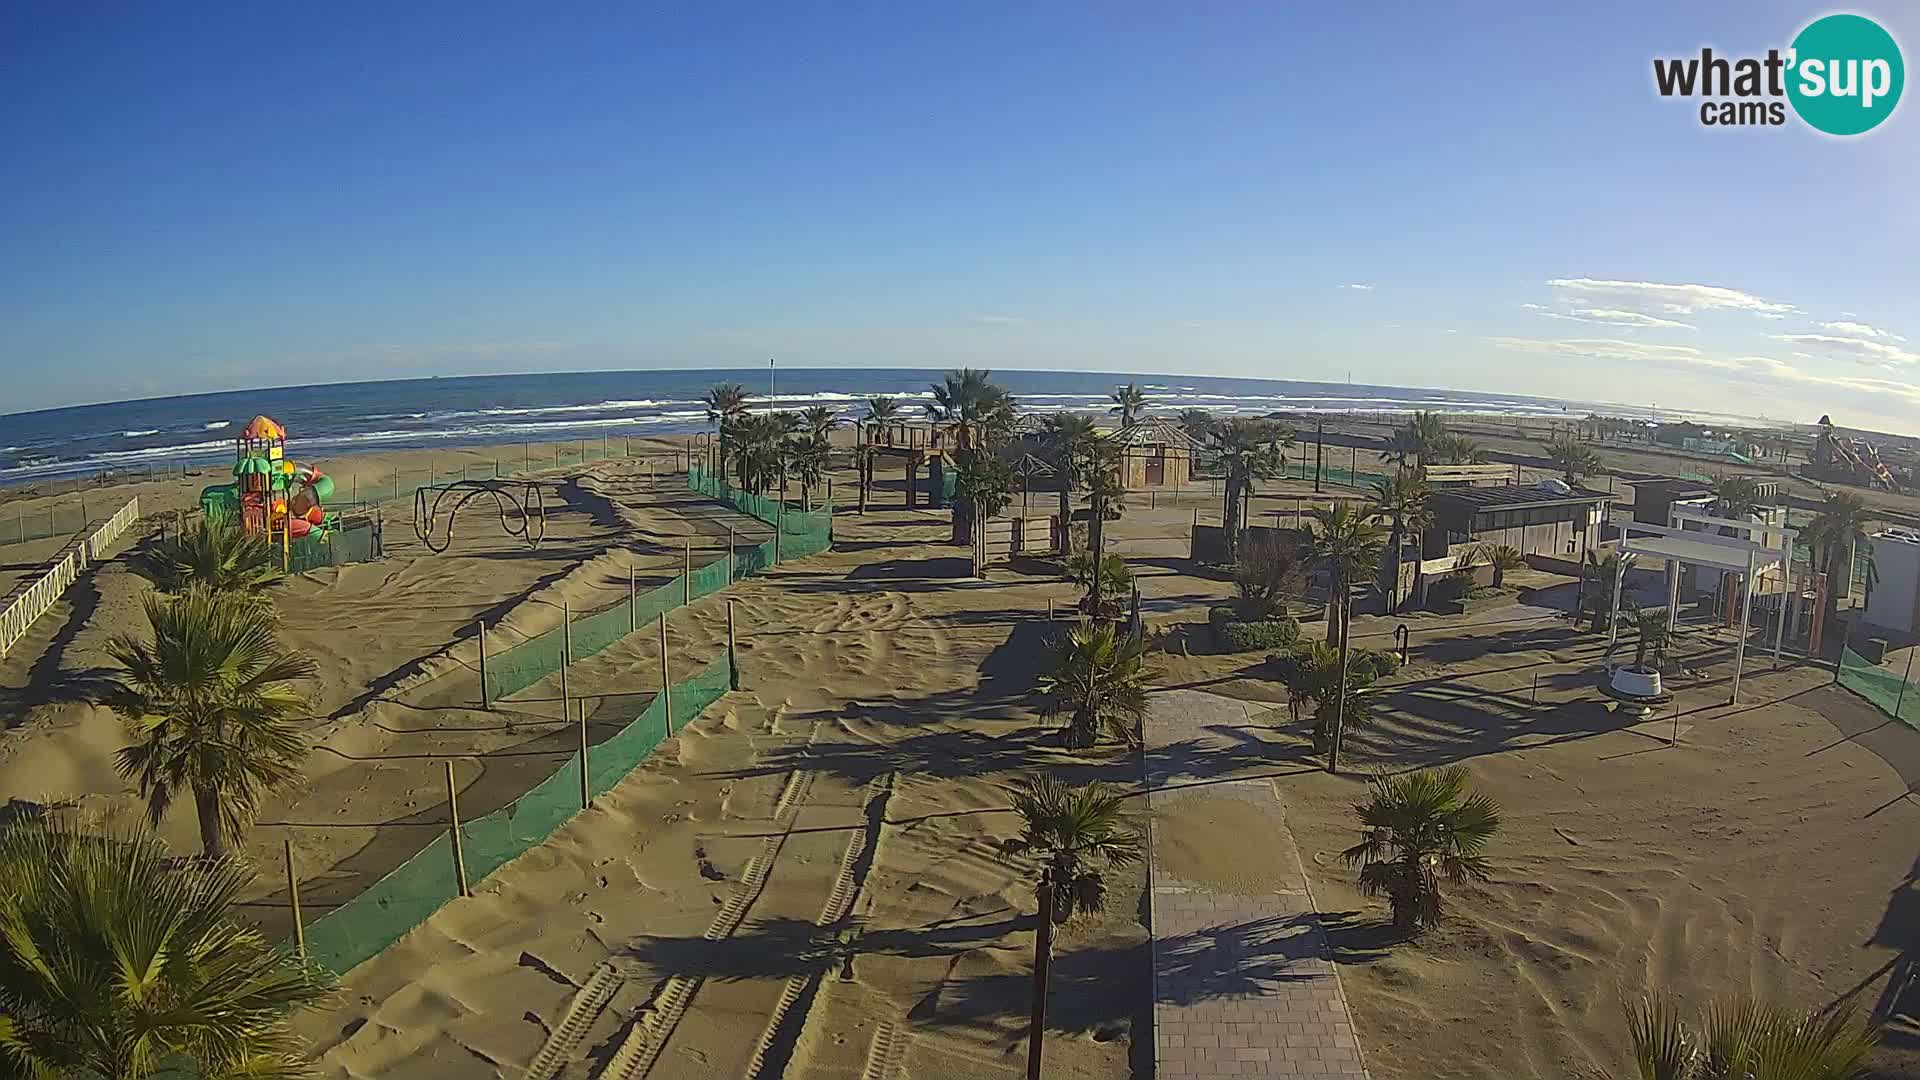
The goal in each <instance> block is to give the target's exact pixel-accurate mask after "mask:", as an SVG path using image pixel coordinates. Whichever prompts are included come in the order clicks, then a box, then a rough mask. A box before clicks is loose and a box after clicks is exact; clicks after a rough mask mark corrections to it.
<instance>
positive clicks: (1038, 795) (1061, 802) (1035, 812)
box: [1001, 775, 1141, 1080]
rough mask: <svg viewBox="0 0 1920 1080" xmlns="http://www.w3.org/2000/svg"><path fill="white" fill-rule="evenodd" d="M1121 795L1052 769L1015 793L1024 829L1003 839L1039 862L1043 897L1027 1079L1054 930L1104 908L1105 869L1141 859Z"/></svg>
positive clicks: (1035, 1061)
mask: <svg viewBox="0 0 1920 1080" xmlns="http://www.w3.org/2000/svg"><path fill="white" fill-rule="evenodd" d="M1122 798H1123V797H1122V796H1121V795H1120V794H1118V793H1117V792H1114V791H1111V790H1109V789H1108V788H1107V787H1106V785H1104V784H1098V783H1094V784H1088V785H1086V786H1085V787H1080V788H1074V787H1069V786H1067V785H1066V784H1064V783H1062V782H1061V781H1059V780H1057V779H1055V778H1054V777H1052V776H1046V775H1042V776H1036V777H1033V778H1031V779H1029V780H1028V781H1027V782H1026V783H1025V784H1024V785H1023V786H1022V787H1021V789H1020V790H1018V791H1016V792H1014V795H1013V810H1014V812H1015V813H1017V814H1019V815H1020V835H1019V836H1017V837H1014V838H1013V839H1011V840H1007V841H1005V842H1003V843H1002V844H1001V850H1002V851H1004V852H1005V853H1007V854H1009V855H1014V856H1030V857H1032V858H1034V859H1035V860H1036V861H1038V862H1039V864H1040V873H1039V875H1038V877H1037V878H1036V880H1035V881H1034V889H1033V891H1034V896H1035V897H1036V898H1037V899H1038V900H1039V902H1040V913H1039V918H1038V920H1037V923H1036V934H1035V937H1034V943H1033V1023H1032V1030H1031V1031H1030V1032H1029V1034H1028V1036H1027V1040H1028V1041H1027V1080H1040V1049H1041V1039H1042V1036H1043V1035H1044V1033H1045V1029H1046V1019H1047V968H1048V964H1049V962H1050V961H1051V959H1052V956H1053V930H1054V927H1056V926H1063V925H1065V924H1066V923H1067V922H1068V921H1069V920H1070V919H1072V918H1073V917H1074V916H1075V915H1078V914H1081V913H1083V912H1084V913H1089V914H1091V913H1094V912H1098V911H1100V910H1101V909H1102V908H1104V907H1106V903H1107V883H1106V878H1105V876H1104V871H1105V870H1108V869H1120V868H1123V867H1127V866H1131V865H1133V864H1134V863H1137V862H1139V861H1140V857H1141V856H1140V837H1139V836H1138V835H1137V834H1135V833H1134V832H1133V831H1132V830H1130V829H1128V828H1126V827H1125V826H1123V825H1122V824H1121V821H1120V809H1121V805H1122V803H1121V800H1122Z"/></svg>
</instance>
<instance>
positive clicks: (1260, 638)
mask: <svg viewBox="0 0 1920 1080" xmlns="http://www.w3.org/2000/svg"><path fill="white" fill-rule="evenodd" d="M1207 622H1208V623H1209V624H1210V625H1211V626H1212V627H1213V644H1214V647H1215V648H1217V649H1220V650H1221V651H1223V652H1252V651H1253V650H1255V649H1287V648H1291V647H1292V646H1293V643H1294V642H1295V641H1296V640H1298V639H1299V637H1300V624H1299V623H1297V622H1295V621H1294V620H1293V616H1291V615H1287V614H1280V615H1276V616H1274V617H1272V618H1267V619H1248V618H1246V617H1245V616H1244V615H1243V614H1242V613H1241V610H1240V608H1238V607H1237V606H1236V605H1233V604H1221V605H1219V606H1218V607H1215V608H1214V609H1213V610H1211V611H1209V612H1208V613H1207Z"/></svg>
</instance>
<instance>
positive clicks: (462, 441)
mask: <svg viewBox="0 0 1920 1080" xmlns="http://www.w3.org/2000/svg"><path fill="white" fill-rule="evenodd" d="M769 374H770V373H769V371H768V370H766V369H759V370H754V369H733V370H691V371H605V372H570V373H556V374H540V375H482V376H472V377H461V378H433V379H401V380H392V381H380V382H360V383H337V384H331V385H325V386H297V387H275V388H270V389H260V390H239V391H229V392H224V393H217V394H191V395H184V396H180V397H165V398H145V399H141V400H138V401H116V402H110V403H106V404H98V405H77V406H72V407H69V408H61V409H45V410H41V411H38V412H25V413H11V414H6V415H0V485H3V484H17V483H26V482H30V481H34V480H44V479H52V478H60V477H71V476H80V475H91V474H96V473H101V472H108V471H114V470H132V471H139V470H141V469H143V468H145V467H147V466H152V465H161V464H166V465H180V464H200V463H208V462H215V461H219V460H221V459H223V458H226V457H228V456H230V455H231V454H232V452H233V444H232V439H233V436H234V435H235V434H236V433H237V432H238V431H239V429H241V428H242V427H244V426H246V423H247V421H248V420H251V419H252V418H253V417H254V416H255V415H259V414H265V415H267V416H271V417H273V418H274V419H275V420H278V421H279V422H280V423H281V424H283V425H284V426H285V427H286V429H287V435H288V441H289V443H290V444H292V445H293V446H296V447H297V448H298V450H299V452H300V455H301V457H303V458H305V459H308V460H312V459H315V458H321V457H324V456H325V455H327V454H334V455H345V454H350V453H364V452H368V451H374V450H402V449H423V448H433V447H452V446H469V445H487V444H505V443H518V442H523V441H533V442H550V441H559V440H566V439H575V438H588V437H593V438H598V437H600V436H602V435H612V436H634V437H638V436H643V435H670V434H673V433H676V432H688V431H698V430H705V429H706V428H707V427H708V425H707V420H706V411H705V409H704V408H703V407H702V406H701V404H700V397H701V395H702V394H703V393H704V392H705V391H706V390H707V388H708V387H711V386H713V385H714V384H715V383H721V382H737V383H741V384H743V385H744V386H746V387H747V389H748V390H749V392H751V393H753V394H754V395H755V397H754V399H753V402H752V404H753V405H754V406H755V407H757V408H764V407H766V405H767V402H768V401H769V400H771V402H772V404H773V407H776V408H782V409H798V408H805V407H807V406H811V405H828V406H831V407H833V408H834V409H836V410H838V411H839V412H840V413H841V414H842V415H843V416H847V417H853V416H858V415H861V414H862V413H863V411H864V402H865V400H866V399H867V398H869V397H874V396H877V395H882V394H885V395H890V396H892V397H895V398H898V399H900V400H901V401H902V403H903V404H905V405H906V406H907V407H908V409H909V411H917V410H914V408H913V407H914V406H916V405H919V404H921V403H923V402H926V401H930V400H931V399H932V396H933V394H932V389H931V387H932V384H934V383H935V382H937V381H939V379H940V378H941V376H942V374H943V373H942V372H940V371H937V370H923V369H916V368H838V369H836V368H792V369H784V368H783V369H779V370H778V371H776V372H773V373H772V376H773V382H772V384H771V387H770V385H769ZM993 378H994V380H995V381H996V382H998V383H1000V384H1001V385H1003V386H1005V387H1006V388H1007V389H1008V390H1009V391H1010V392H1011V393H1012V394H1013V395H1014V397H1015V398H1016V399H1017V402H1018V405H1019V407H1020V408H1021V410H1022V411H1033V412H1047V411H1055V410H1069V411H1071V410H1088V409H1104V408H1105V407H1106V406H1107V405H1108V404H1110V402H1109V400H1108V395H1109V394H1111V393H1112V391H1113V389H1114V387H1115V386H1117V385H1118V384H1121V383H1127V382H1135V383H1138V384H1140V386H1141V388H1142V389H1143V390H1144V391H1145V394H1146V398H1147V401H1148V403H1149V405H1150V406H1151V407H1152V408H1154V409H1156V410H1164V411H1166V412H1169V413H1172V412H1176V411H1178V410H1181V409H1205V410H1208V411H1209V412H1213V413H1217V414H1220V415H1227V416H1231V415H1261V414H1265V413H1270V412H1274V411H1278V410H1286V411H1289V412H1306V413H1316V412H1325V413H1339V412H1349V411H1370V412H1411V411H1413V410H1416V409H1436V410H1442V411H1445V412H1450V413H1479V414H1485V415H1490V416H1491V415H1501V416H1532V417H1549V416H1585V415H1587V414H1588V413H1591V412H1604V413H1606V414H1608V415H1613V416H1636V417H1644V418H1648V419H1668V418H1676V417H1679V416H1681V415H1683V414H1679V413H1673V412H1661V411H1659V410H1655V409H1650V408H1637V407H1629V406H1621V405H1606V404H1600V403H1594V402H1580V401H1564V400H1559V399H1554V398H1543V397H1528V396H1521V395H1515V394H1488V393H1482V392H1477V391H1461V390H1432V389H1415V388H1408V387H1393V386H1362V385H1354V384H1351V383H1324V382H1296V381H1287V380H1267V379H1239V378H1220V377H1211V376H1199V375H1124V374H1111V373H1099V372H1071V371H996V372H994V374H993ZM769 393H771V398H769ZM1689 415H1690V414H1689ZM1695 418H1696V419H1697V418H1698V417H1695Z"/></svg>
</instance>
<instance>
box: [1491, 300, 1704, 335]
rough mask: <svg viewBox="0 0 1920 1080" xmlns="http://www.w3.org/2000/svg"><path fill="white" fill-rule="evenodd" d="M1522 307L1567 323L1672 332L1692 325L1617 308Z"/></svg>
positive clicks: (1530, 305) (1528, 305) (1692, 327)
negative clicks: (1632, 327)
mask: <svg viewBox="0 0 1920 1080" xmlns="http://www.w3.org/2000/svg"><path fill="white" fill-rule="evenodd" d="M1521 306H1522V307H1524V308H1526V309H1527V310H1529V311H1531V312H1533V313H1534V314H1536V315H1541V316H1544V317H1546V318H1549V319H1564V320H1566V321H1567V322H1582V323H1595V324H1598V325H1600V326H1637V327H1646V328H1649V329H1653V328H1667V329H1673V330H1692V329H1694V326H1693V324H1692V323H1683V322H1675V321H1674V320H1672V319H1662V318H1659V317H1657V316H1654V315H1645V314H1642V313H1640V312H1638V311H1621V310H1619V309H1617V308H1574V309H1573V310H1572V311H1551V310H1548V309H1547V308H1545V307H1542V306H1541V305H1539V304H1522V305H1521Z"/></svg>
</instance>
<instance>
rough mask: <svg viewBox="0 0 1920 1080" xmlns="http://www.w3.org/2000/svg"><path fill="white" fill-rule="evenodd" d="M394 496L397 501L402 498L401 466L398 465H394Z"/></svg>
mask: <svg viewBox="0 0 1920 1080" xmlns="http://www.w3.org/2000/svg"><path fill="white" fill-rule="evenodd" d="M393 498H394V501H396V502H398V501H399V499H400V466H398V465H395V466H394V467H393Z"/></svg>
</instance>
